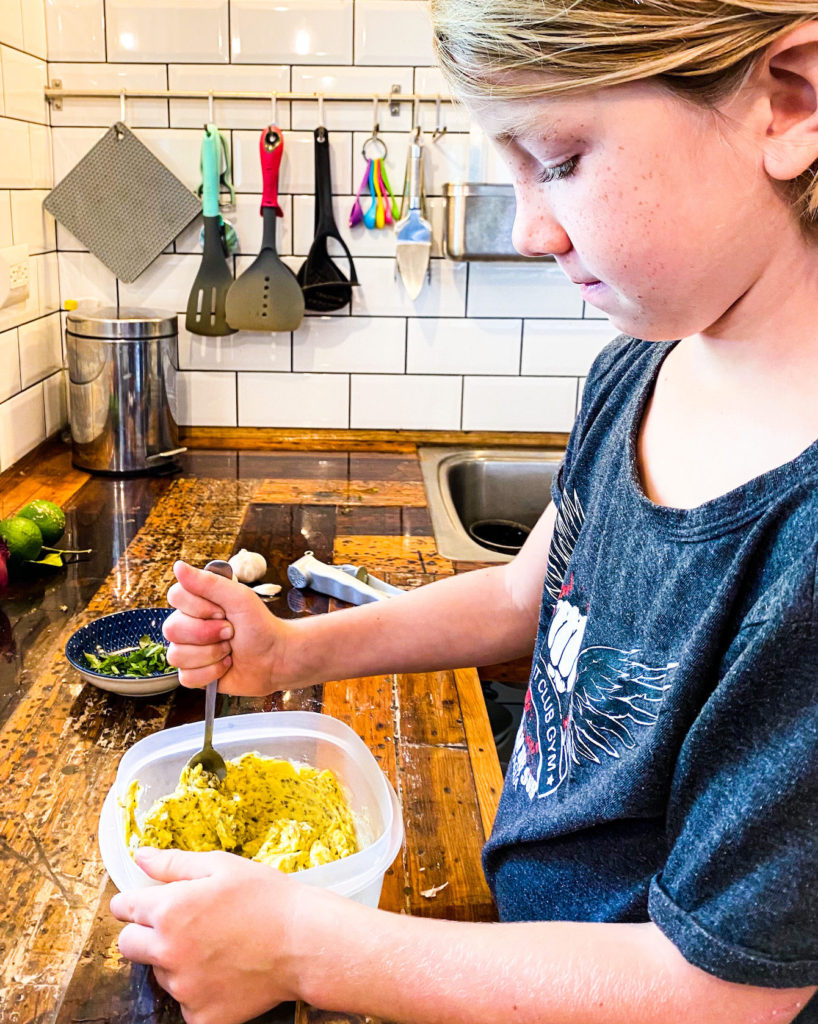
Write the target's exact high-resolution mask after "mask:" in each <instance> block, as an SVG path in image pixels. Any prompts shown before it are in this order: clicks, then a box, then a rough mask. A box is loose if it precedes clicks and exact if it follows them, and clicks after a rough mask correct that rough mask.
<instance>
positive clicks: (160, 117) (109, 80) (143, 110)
mask: <svg viewBox="0 0 818 1024" xmlns="http://www.w3.org/2000/svg"><path fill="white" fill-rule="evenodd" d="M48 76H49V78H50V79H54V78H57V79H59V80H60V81H61V82H62V84H63V88H64V89H112V90H119V89H129V90H133V91H138V90H140V89H151V90H152V89H164V88H166V86H167V79H166V77H165V66H164V64H51V65H50V66H49V69H48ZM119 117H120V103H119V97H110V98H109V97H93V96H81V97H77V98H72V97H66V98H65V99H64V100H63V101H62V110H57V109H56V108H52V110H51V124H52V125H54V126H55V127H56V126H58V125H59V126H65V125H99V126H101V127H105V128H110V126H111V125H112V124H113V123H114V121H118V120H119ZM125 121H126V123H127V125H128V127H129V128H139V127H156V128H166V127H167V125H168V104H167V100H163V99H149V98H138V97H132V98H128V99H126V102H125ZM199 126H201V122H200V123H199Z"/></svg>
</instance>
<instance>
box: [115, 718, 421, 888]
mask: <svg viewBox="0 0 818 1024" xmlns="http://www.w3.org/2000/svg"><path fill="white" fill-rule="evenodd" d="M202 737H203V723H202V722H194V723H192V724H190V725H181V726H178V727H177V728H175V729H166V730H165V731H164V732H157V733H153V734H152V735H150V736H146V737H145V739H143V740H140V741H139V742H138V743H135V744H134V745H133V747H131V749H130V750H128V751H127V753H125V755H124V756H123V758H122V760H121V761H120V762H119V768H118V770H117V773H116V781H115V782H114V784H113V786H112V787H111V789H110V791H109V793H108V795H107V797H106V798H105V803H104V805H103V808H102V814H101V816H100V822H99V848H100V852H101V853H102V860H103V863H104V864H105V867H106V869H107V871H108V874H109V875H110V876H111V879H112V880H113V882H114V885H116V887H117V888H118V889H120V890H122V889H138V888H142V887H144V886H147V885H157V884H159V883H157V882H154V881H153V879H151V878H149V877H148V875H146V874H145V873H144V871H142V870H141V869H140V868H139V867H137V865H136V862H135V861H134V860H133V858H132V857H131V854H130V851H129V850H128V847H127V846H126V844H125V813H124V810H123V808H122V805H121V803H120V801H124V798H125V795H126V793H127V791H128V786H129V785H130V784H131V782H132V781H133V780H134V779H138V780H139V782H140V785H141V792H140V795H139V802H138V805H137V818H138V819H140V818H141V816H142V815H144V814H145V812H146V811H147V810H148V808H149V807H150V806H151V805H152V804H153V802H154V801H155V800H157V799H158V798H159V797H162V796H166V795H167V794H168V793H171V792H172V791H173V790H174V789H175V788H176V783H177V782H178V781H179V774H180V772H181V770H182V768H183V767H184V766H185V764H186V763H187V761H188V760H189V759H190V757H191V756H192V755H193V754H195V753H196V751H197V750H199V749H200V748H201V745H202ZM213 744H214V746H215V747H216V749H217V750H218V751H219V753H220V754H222V755H223V757H224V758H225V759H228V758H232V757H237V756H239V755H240V754H244V753H247V752H249V751H257V752H258V753H259V754H265V755H267V756H269V757H280V758H285V759H286V760H289V761H299V762H302V763H304V764H308V765H310V766H312V767H313V768H330V769H331V770H332V771H333V772H334V773H335V775H336V777H337V778H338V781H339V782H340V783H341V786H342V789H343V790H344V793H345V795H346V797H347V799H348V800H349V804H350V807H351V809H352V813H353V815H354V816H355V824H356V827H357V831H358V843H359V845H360V847H361V849H360V850H359V851H358V853H354V854H352V855H351V856H350V857H344V858H343V859H342V860H337V861H333V862H332V863H331V864H322V865H320V866H319V867H315V868H308V869H307V870H305V871H299V872H297V874H296V875H295V877H297V878H298V880H299V881H300V882H305V883H307V884H308V885H317V886H320V887H321V888H324V889H331V890H332V891H333V892H337V893H338V894H339V895H341V896H347V897H349V898H350V899H353V900H356V901H357V902H358V903H363V904H365V905H366V906H370V907H377V905H378V900H379V899H380V895H381V887H382V886H383V876H384V873H385V872H386V869H387V868H388V867H389V865H390V864H391V863H392V861H393V860H394V859H395V856H396V854H397V852H398V850H399V849H400V847H401V845H402V843H403V819H402V817H401V810H400V804H399V803H398V800H397V797H396V796H395V792H394V790H393V789H392V786H391V785H390V783H389V780H388V779H387V778H386V776H385V775H384V774H383V772H382V771H381V769H380V768H379V767H378V764H377V762H376V761H375V758H374V757H373V756H372V754H371V753H370V752H369V750H368V748H367V747H366V745H365V744H364V743H363V742H362V740H361V739H360V738H359V737H358V736H357V735H356V734H355V733H354V732H353V731H352V729H350V728H349V726H347V725H344V723H343V722H339V721H338V720H337V719H335V718H330V717H329V716H328V715H319V714H316V713H315V712H312V711H274V712H263V713H261V714H252V715H234V716H232V717H230V718H217V719H216V721H215V725H214V729H213Z"/></svg>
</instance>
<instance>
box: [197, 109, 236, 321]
mask: <svg viewBox="0 0 818 1024" xmlns="http://www.w3.org/2000/svg"><path fill="white" fill-rule="evenodd" d="M221 153H222V151H221V139H220V137H219V132H218V129H217V128H216V126H215V125H212V124H208V125H206V126H205V137H204V139H203V140H202V215H203V220H204V251H203V252H202V262H201V263H200V265H199V272H198V274H197V275H196V279H195V280H194V282H193V287H192V288H191V290H190V296H189V297H188V300H187V311H186V313H185V327H187V329H188V330H189V331H190V332H191V334H204V335H207V336H209V337H219V336H221V335H224V334H234V333H235V330H234V328H232V327H231V326H230V324H229V323H228V322H227V317H226V316H225V300H226V298H227V289H228V288H229V287H230V285H231V284H232V283H233V275H232V274H231V273H230V267H229V266H228V264H227V258H226V253H225V249H224V243H223V241H222V232H221V217H220V216H219V164H220V163H221Z"/></svg>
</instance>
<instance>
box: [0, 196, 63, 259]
mask: <svg viewBox="0 0 818 1024" xmlns="http://www.w3.org/2000/svg"><path fill="white" fill-rule="evenodd" d="M47 195H48V192H47V190H45V189H42V190H40V189H21V190H19V191H17V190H15V191H14V192H12V193H11V222H12V231H13V233H14V244H15V245H27V246H28V251H29V252H30V253H32V254H33V253H38V252H50V251H51V250H52V249H56V248H57V234H56V230H55V223H56V222H55V220H54V218H53V217H52V216H51V214H50V213H48V211H47V210H45V209H44V208H43V200H44V199H45V197H46V196H47ZM0 210H2V201H0ZM0 225H2V214H1V213H0ZM0 235H2V227H0Z"/></svg>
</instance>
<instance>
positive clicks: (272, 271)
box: [227, 125, 304, 331]
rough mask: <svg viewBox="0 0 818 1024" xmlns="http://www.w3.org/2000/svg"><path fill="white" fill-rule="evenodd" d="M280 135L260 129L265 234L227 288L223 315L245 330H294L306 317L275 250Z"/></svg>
mask: <svg viewBox="0 0 818 1024" xmlns="http://www.w3.org/2000/svg"><path fill="white" fill-rule="evenodd" d="M283 152H284V139H283V138H282V135H281V132H280V130H279V129H278V128H276V127H275V126H274V125H270V126H269V127H268V128H265V129H264V130H263V131H262V133H261V141H260V142H259V153H260V156H261V180H262V195H261V216H262V217H263V218H264V233H263V235H262V239H261V252H260V253H259V254H258V256H256V258H255V259H254V260H253V262H252V263H251V264H250V266H249V267H248V268H247V269H246V270H245V271H244V273H243V274H241V275H240V276H239V277H237V278H236V280H235V281H234V282H233V284H232V285H231V287H230V291H229V292H228V293H227V319H228V322H229V323H230V324H232V326H233V327H236V328H238V329H239V330H244V331H294V330H295V329H296V327H298V325H299V324H300V323H301V321H302V320H303V318H304V296H303V295H302V294H301V288H300V287H299V285H298V281H296V279H295V274H294V273H293V272H292V270H290V268H289V267H288V266H287V264H286V263H284V262H282V260H281V259H280V257H279V255H278V251H277V249H276V222H277V220H278V218H279V217H281V216H282V213H281V207H280V206H279V205H278V170H279V167H280V166H281V157H282V154H283Z"/></svg>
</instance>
